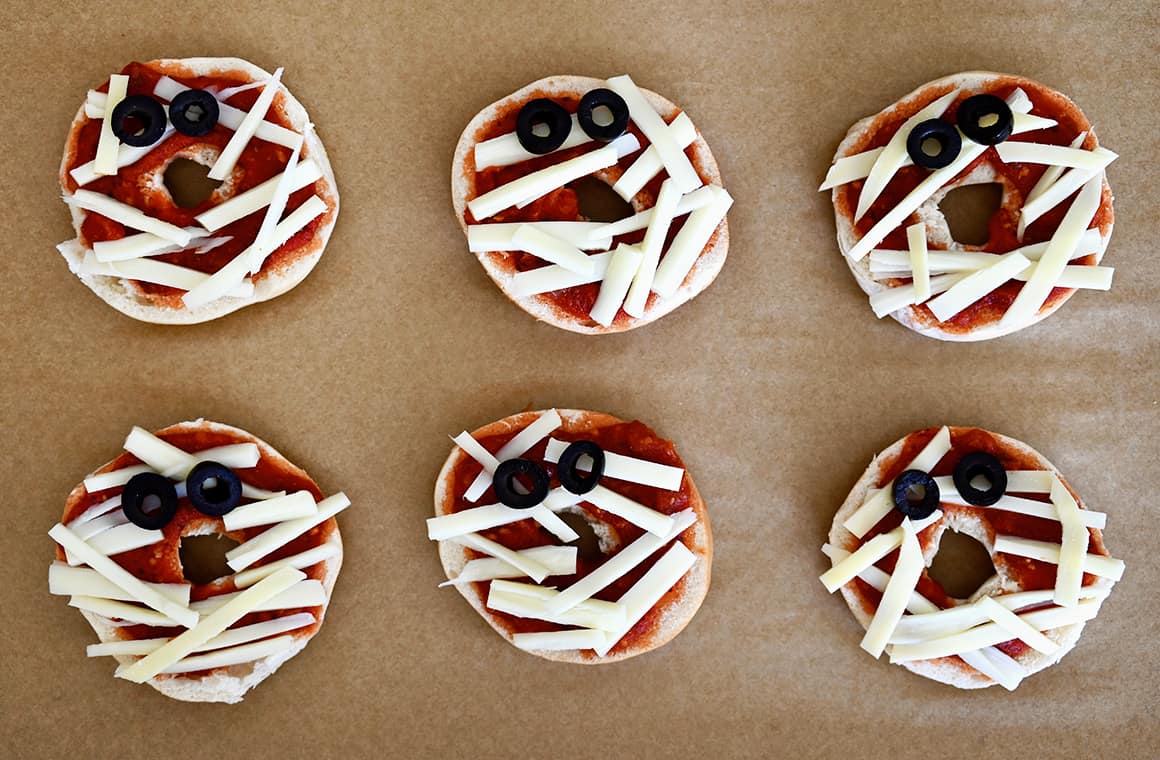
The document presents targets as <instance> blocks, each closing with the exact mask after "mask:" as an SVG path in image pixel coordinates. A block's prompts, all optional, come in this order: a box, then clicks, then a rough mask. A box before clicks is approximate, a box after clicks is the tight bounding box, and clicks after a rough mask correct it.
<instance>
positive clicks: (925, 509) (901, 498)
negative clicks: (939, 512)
mask: <svg viewBox="0 0 1160 760" xmlns="http://www.w3.org/2000/svg"><path fill="white" fill-rule="evenodd" d="M893 491H894V492H893V494H892V496H893V497H894V508H895V509H897V510H898V511H899V512H901V513H902V514H904V515H906V516H907V517H909V518H910V519H912V520H922V519H924V518H927V517H930V516H931V514H932V513H934V511H935V510H936V509H938V504H939V489H938V483H936V482H935V480H934V478H932V477H931V476H930V474H929V473H926V472H923V471H922V470H907V471H906V472H904V473H902V474H901V475H899V476H898V477H897V478H895V479H894V489H893Z"/></svg>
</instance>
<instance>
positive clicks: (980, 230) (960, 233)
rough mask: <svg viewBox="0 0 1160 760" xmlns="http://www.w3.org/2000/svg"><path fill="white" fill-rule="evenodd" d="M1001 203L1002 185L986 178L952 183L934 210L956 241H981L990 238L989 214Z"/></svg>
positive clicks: (981, 242)
mask: <svg viewBox="0 0 1160 760" xmlns="http://www.w3.org/2000/svg"><path fill="white" fill-rule="evenodd" d="M924 145H925V144H924ZM924 150H925V147H924ZM1002 205H1003V186H1002V185H1000V184H999V183H998V182H986V183H983V184H980V185H966V186H965V187H956V188H955V189H954V190H951V191H950V192H949V193H947V194H946V197H945V198H943V199H942V202H941V203H939V204H938V210H939V211H941V212H942V215H943V216H944V217H946V220H947V227H948V228H950V231H951V237H953V238H954V239H955V242H956V243H962V244H964V245H983V244H984V243H986V242H987V241H988V240H990V238H991V217H992V216H994V215H995V212H996V211H998V210H999V208H1000V207H1001V206H1002Z"/></svg>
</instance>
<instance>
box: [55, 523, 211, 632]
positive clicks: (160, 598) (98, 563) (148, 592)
mask: <svg viewBox="0 0 1160 760" xmlns="http://www.w3.org/2000/svg"><path fill="white" fill-rule="evenodd" d="M48 535H49V536H50V537H52V539H53V540H54V541H56V542H57V543H58V544H60V545H61V546H62V547H63V548H64V549H65V551H67V552H70V553H71V554H73V555H74V556H76V557H79V558H80V559H81V561H83V562H84V563H85V564H87V565H88V566H89V567H91V568H92V569H93V570H96V571H97V572H98V573H100V574H101V575H102V576H104V577H105V579H107V580H109V581H110V582H112V583H113V584H115V585H116V586H117V587H118V588H120V589H122V590H123V591H125V592H126V593H128V594H129V595H130V596H132V597H133V598H134V599H135V600H137V601H138V602H141V603H142V604H144V605H146V606H148V607H151V608H153V609H155V610H157V611H158V612H160V613H161V614H162V615H165V616H167V617H169V618H172V619H173V620H176V621H177V622H178V623H180V624H181V625H184V626H186V627H189V626H192V625H196V624H197V619H198V617H197V613H196V612H194V611H192V610H190V609H189V608H188V607H186V606H184V605H181V604H177V603H176V602H174V601H173V600H172V599H170V598H168V597H166V596H165V595H163V594H161V593H160V592H158V591H157V590H156V589H154V588H151V587H149V586H147V585H146V584H145V582H144V581H142V580H141V579H139V578H137V577H135V576H134V575H133V574H132V573H130V572H129V571H127V570H125V568H123V567H121V566H120V565H118V564H117V563H116V562H114V561H113V560H111V559H109V558H108V557H106V556H105V555H103V554H101V553H100V552H98V551H97V550H96V549H94V548H92V547H91V546H89V545H88V544H87V543H85V542H84V541H82V540H80V539H79V538H77V536H76V534H75V533H73V532H72V531H71V530H69V529H68V528H66V527H65V526H63V525H61V524H60V523H57V524H56V525H54V526H53V527H52V530H50V531H49V532H48Z"/></svg>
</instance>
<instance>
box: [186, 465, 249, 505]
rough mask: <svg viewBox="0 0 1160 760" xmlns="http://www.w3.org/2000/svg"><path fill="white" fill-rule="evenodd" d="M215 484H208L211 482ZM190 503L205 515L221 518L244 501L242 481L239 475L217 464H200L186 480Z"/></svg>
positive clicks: (191, 471)
mask: <svg viewBox="0 0 1160 760" xmlns="http://www.w3.org/2000/svg"><path fill="white" fill-rule="evenodd" d="M211 479H212V480H213V481H214V482H213V483H212V484H211V483H208V481H209V480H211ZM185 492H186V498H188V499H189V503H190V504H192V505H193V507H194V509H196V510H197V511H198V512H201V513H202V514H203V515H209V516H210V517H221V516H222V515H224V514H228V513H229V512H232V511H233V509H234V507H236V506H238V503H239V502H241V500H242V481H241V479H239V478H238V476H237V474H236V473H235V472H234V471H233V470H231V469H230V468H229V467H226V466H225V465H223V464H218V463H217V462H198V464H197V466H196V467H194V468H193V469H192V470H190V471H189V475H188V476H186V478H185Z"/></svg>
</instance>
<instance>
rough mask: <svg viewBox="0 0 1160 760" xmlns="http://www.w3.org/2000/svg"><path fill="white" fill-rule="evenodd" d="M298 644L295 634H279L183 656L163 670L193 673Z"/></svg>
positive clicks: (166, 671) (290, 647)
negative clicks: (204, 652) (261, 639)
mask: <svg viewBox="0 0 1160 760" xmlns="http://www.w3.org/2000/svg"><path fill="white" fill-rule="evenodd" d="M296 645H297V639H295V638H294V637H293V636H278V637H275V638H272V639H265V640H263V641H255V642H252V643H250V644H242V645H240V646H236V647H230V648H228V649H217V650H214V651H212V652H209V653H208V654H200V655H195V656H193V657H183V658H182V659H180V660H178V661H177V662H175V663H173V664H172V665H170V666H168V667H167V668H165V669H164V670H162V671H161V672H162V673H166V674H169V673H192V672H195V671H199V670H212V669H214V668H225V667H229V666H230V665H241V664H243V663H247V662H253V661H255V660H260V659H262V658H264V657H272V656H273V655H276V654H280V653H282V652H286V651H289V650H291V649H293V648H294V647H295V646H296ZM122 667H123V666H122ZM118 670H120V668H118Z"/></svg>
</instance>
